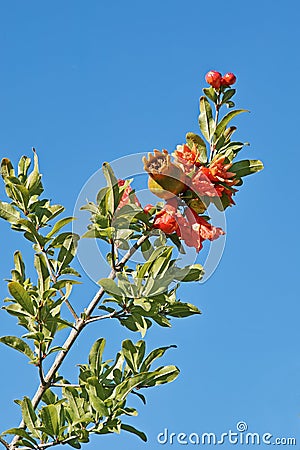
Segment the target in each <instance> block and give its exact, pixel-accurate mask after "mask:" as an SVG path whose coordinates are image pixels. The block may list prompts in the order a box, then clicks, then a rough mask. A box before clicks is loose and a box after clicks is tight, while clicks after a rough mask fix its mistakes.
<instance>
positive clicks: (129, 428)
mask: <svg viewBox="0 0 300 450" xmlns="http://www.w3.org/2000/svg"><path fill="white" fill-rule="evenodd" d="M121 429H122V430H125V431H128V432H129V433H132V434H135V435H136V436H138V437H139V438H140V439H142V441H144V442H147V436H146V435H145V433H143V432H142V431H140V430H137V429H136V428H134V427H133V426H131V425H127V424H126V423H121Z"/></svg>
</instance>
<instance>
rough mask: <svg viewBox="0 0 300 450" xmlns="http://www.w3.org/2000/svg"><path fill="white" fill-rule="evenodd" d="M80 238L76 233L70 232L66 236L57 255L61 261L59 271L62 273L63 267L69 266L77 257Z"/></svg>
mask: <svg viewBox="0 0 300 450" xmlns="http://www.w3.org/2000/svg"><path fill="white" fill-rule="evenodd" d="M79 239H80V237H79V235H78V234H75V233H70V234H69V235H68V236H67V237H66V238H65V240H64V242H63V244H62V246H61V249H60V251H59V254H58V257H57V260H58V262H59V264H58V273H60V271H61V270H62V269H64V268H65V267H67V266H68V265H69V264H70V262H71V261H72V260H73V258H74V257H75V255H76V251H77V247H78V241H79Z"/></svg>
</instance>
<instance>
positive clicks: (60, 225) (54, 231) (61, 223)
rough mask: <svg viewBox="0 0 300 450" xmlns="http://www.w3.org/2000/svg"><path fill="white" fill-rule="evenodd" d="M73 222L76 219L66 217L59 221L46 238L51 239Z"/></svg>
mask: <svg viewBox="0 0 300 450" xmlns="http://www.w3.org/2000/svg"><path fill="white" fill-rule="evenodd" d="M73 220H75V217H65V218H64V219H60V220H58V221H57V222H56V223H55V224H54V226H53V228H52V230H51V231H50V232H49V233H48V234H47V236H46V237H47V238H50V237H52V236H54V235H55V234H57V233H58V232H59V230H61V228H63V227H64V226H65V225H68V223H70V222H72V221H73Z"/></svg>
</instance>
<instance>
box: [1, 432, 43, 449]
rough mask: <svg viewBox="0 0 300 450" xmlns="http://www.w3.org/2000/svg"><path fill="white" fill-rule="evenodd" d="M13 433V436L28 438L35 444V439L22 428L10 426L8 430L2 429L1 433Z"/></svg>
mask: <svg viewBox="0 0 300 450" xmlns="http://www.w3.org/2000/svg"><path fill="white" fill-rule="evenodd" d="M6 434H13V435H15V436H21V437H22V438H25V439H28V441H30V442H32V443H34V444H35V446H37V443H36V441H35V440H34V439H33V438H32V437H31V436H30V434H29V433H28V432H27V431H25V430H24V428H10V429H9V430H6V431H3V433H2V435H6Z"/></svg>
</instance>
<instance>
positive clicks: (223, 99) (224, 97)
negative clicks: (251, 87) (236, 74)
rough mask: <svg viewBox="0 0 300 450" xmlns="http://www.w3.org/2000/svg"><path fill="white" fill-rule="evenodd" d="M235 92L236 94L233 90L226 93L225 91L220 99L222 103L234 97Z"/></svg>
mask: <svg viewBox="0 0 300 450" xmlns="http://www.w3.org/2000/svg"><path fill="white" fill-rule="evenodd" d="M235 92H236V90H235V89H228V90H227V91H225V92H224V95H223V97H222V103H226V102H228V100H230V99H231V97H233V96H234V94H235Z"/></svg>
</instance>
